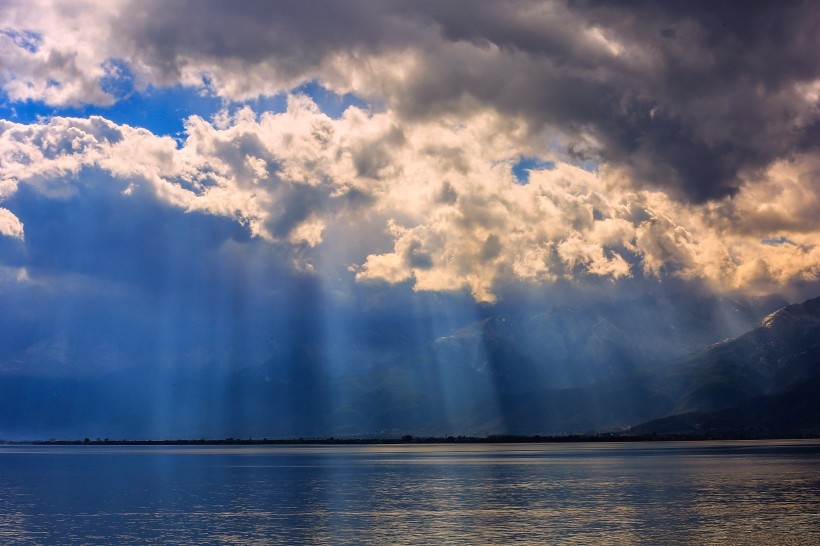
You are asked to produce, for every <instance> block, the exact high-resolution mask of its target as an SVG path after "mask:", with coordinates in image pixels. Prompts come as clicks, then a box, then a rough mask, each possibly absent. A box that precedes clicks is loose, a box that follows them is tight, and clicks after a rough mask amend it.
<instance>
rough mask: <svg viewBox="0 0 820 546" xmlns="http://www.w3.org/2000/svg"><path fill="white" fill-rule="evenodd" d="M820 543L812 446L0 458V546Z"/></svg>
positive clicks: (256, 450) (126, 450)
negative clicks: (83, 545) (53, 545)
mask: <svg viewBox="0 0 820 546" xmlns="http://www.w3.org/2000/svg"><path fill="white" fill-rule="evenodd" d="M135 543H138V544H471V545H472V544H511V543H518V544H596V545H605V544H756V545H757V544H795V545H797V544H799V545H807V544H820V442H817V441H787V442H786V441H784V442H772V441H769V442H708V443H702V442H698V443H641V444H615V443H594V444H593V443H590V444H499V445H458V444H455V445H453V444H448V445H400V446H350V447H348V446H343V447H341V446H275V447H268V446H264V447H109V446H73V447H53V446H48V447H40V446H34V447H31V446H3V447H0V544H135Z"/></svg>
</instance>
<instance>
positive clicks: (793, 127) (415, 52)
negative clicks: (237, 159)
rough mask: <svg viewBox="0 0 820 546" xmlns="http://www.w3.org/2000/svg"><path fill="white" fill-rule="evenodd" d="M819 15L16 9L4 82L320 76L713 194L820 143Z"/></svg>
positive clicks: (241, 87) (796, 6) (34, 87)
mask: <svg viewBox="0 0 820 546" xmlns="http://www.w3.org/2000/svg"><path fill="white" fill-rule="evenodd" d="M818 17H820V13H818V10H816V9H814V8H813V6H812V5H811V4H810V3H806V2H787V3H785V4H784V3H782V2H755V3H754V4H753V5H750V6H744V8H743V9H735V8H734V7H731V8H729V7H727V5H726V4H724V3H720V2H718V3H703V2H695V3H687V4H686V5H685V6H677V5H676V6H658V5H656V4H654V3H646V2H637V3H605V4H603V3H599V2H591V1H590V2H559V1H545V2H529V1H513V2H482V3H481V5H476V6H471V8H470V9H469V10H464V9H463V6H460V5H457V4H442V3H440V2H414V3H406V2H399V1H396V2H379V3H378V4H373V3H372V2H358V1H355V2H345V4H344V5H341V4H338V3H336V2H313V3H310V4H309V5H302V4H290V3H274V4H271V3H267V2H247V3H244V4H243V6H242V8H241V9H237V8H236V7H235V6H234V5H233V4H231V3H229V2H225V1H221V0H220V1H216V0H214V1H202V2H178V3H175V4H174V5H173V6H168V5H166V4H165V3H159V2H142V1H141V2H127V1H122V2H111V3H106V4H105V6H102V5H99V4H98V3H94V2H81V3H76V2H73V3H71V4H65V3H60V2H57V3H51V2H48V3H46V2H44V3H42V4H41V5H40V4H37V5H34V4H25V5H23V4H19V5H18V4H11V5H8V6H7V7H6V9H5V10H2V11H0V21H2V23H1V24H0V26H2V27H3V28H5V29H6V30H5V31H4V32H3V33H2V34H0V43H1V44H2V47H3V48H4V49H3V50H4V56H3V58H4V60H5V61H4V67H3V72H2V75H0V82H1V83H2V86H3V88H4V89H5V91H6V93H7V94H8V95H9V96H10V97H11V98H12V100H26V99H32V100H43V101H46V102H48V103H50V104H77V103H81V102H90V103H95V104H110V103H111V102H112V101H114V100H116V97H115V95H116V93H113V92H106V91H105V89H108V87H107V86H106V85H103V84H101V82H104V81H108V80H110V79H111V78H112V73H111V70H110V67H112V66H113V67H119V68H118V70H119V69H122V68H127V69H128V70H129V71H130V73H131V74H133V86H134V88H135V89H137V90H139V89H144V88H145V86H147V85H160V86H162V85H174V84H180V83H181V84H183V85H188V86H193V87H197V88H205V89H208V90H210V92H212V93H215V94H218V95H219V96H222V97H225V98H226V99H230V100H247V99H251V98H254V97H259V96H266V95H272V94H276V93H279V92H282V91H287V90H289V89H293V88H294V87H296V86H298V85H299V84H301V83H304V82H306V81H312V80H318V81H319V82H321V83H322V84H323V85H325V86H328V87H330V88H332V89H334V90H337V91H340V92H343V91H345V92H346V91H353V92H355V93H357V94H359V95H360V96H363V97H367V98H369V99H371V100H373V101H375V102H376V103H379V104H384V105H385V106H386V107H387V108H388V109H391V110H392V111H394V112H395V113H396V115H397V116H398V117H399V118H400V119H401V120H402V121H409V120H413V119H414V120H419V119H433V118H435V117H437V116H441V115H456V116H462V117H464V118H465V119H469V118H470V117H471V116H472V112H473V111H474V110H475V108H479V109H490V110H493V111H495V112H496V113H498V114H499V115H501V116H505V117H507V118H509V119H510V120H511V121H514V122H516V123H517V124H519V125H520V126H521V127H522V128H525V129H526V131H527V136H528V137H530V139H529V140H527V142H528V144H529V145H533V144H534V143H536V142H538V139H547V140H548V141H549V142H550V143H551V145H553V146H554V147H556V149H560V150H561V151H563V153H564V157H565V159H570V158H572V157H579V156H581V157H586V158H592V159H595V160H596V161H598V162H601V163H605V164H607V165H609V166H610V167H612V168H617V169H620V170H621V171H622V172H623V173H624V176H625V177H626V178H627V179H628V180H629V181H630V182H631V183H632V184H633V185H634V186H635V187H636V188H654V189H662V190H663V191H668V192H672V193H674V194H675V195H676V197H677V198H682V199H685V200H687V201H691V202H695V203H701V202H706V201H710V200H716V199H721V198H723V197H726V196H728V195H732V194H734V193H736V192H737V191H738V190H739V188H740V186H741V185H742V184H743V181H744V180H745V179H746V178H747V177H749V176H753V175H754V174H756V173H758V172H760V171H761V170H766V169H767V168H769V167H770V166H771V165H772V164H774V163H776V162H778V161H783V160H787V159H788V158H789V157H790V155H791V154H792V153H793V152H795V151H798V152H799V151H802V152H804V153H808V152H809V151H810V150H815V149H816V146H817V141H818V138H817V135H818V127H820V118H818V115H819V113H818V108H817V86H818V82H820V61H818V60H817V56H816V55H814V54H813V52H814V51H816V50H817V49H818V47H819V46H820V43H818V40H820V38H818V36H817V33H816V32H815V29H816V27H817V24H818V22H819V21H818ZM91 22H93V23H91ZM89 24H93V26H94V28H95V32H94V33H88V32H85V29H86V28H87V27H88V25H89ZM112 60H113V61H114V62H113V64H112ZM106 67H109V68H108V69H107V68H106ZM115 76H116V74H113V77H115ZM532 138H534V139H535V140H532ZM522 151H524V152H526V153H529V151H528V150H522ZM536 151H538V150H536Z"/></svg>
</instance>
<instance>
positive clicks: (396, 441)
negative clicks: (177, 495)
mask: <svg viewBox="0 0 820 546" xmlns="http://www.w3.org/2000/svg"><path fill="white" fill-rule="evenodd" d="M818 438H820V436H818V435H813V434H809V435H783V436H778V435H754V434H714V433H709V434H641V435H636V434H627V433H600V434H567V435H554V436H553V435H547V436H542V435H538V434H536V435H517V434H494V435H489V436H418V437H417V436H412V435H409V434H406V435H404V436H401V437H393V438H390V437H379V438H335V437H332V436H331V437H327V438H245V439H242V438H220V439H208V438H199V439H190V438H189V439H165V440H128V439H120V440H112V439H109V438H104V439H101V438H96V439H91V438H84V439H82V440H56V439H50V440H0V445H54V446H74V445H105V446H257V445H258V446H264V445H400V444H525V443H543V444H560V443H580V442H659V441H660V442H680V441H710V440H807V439H818Z"/></svg>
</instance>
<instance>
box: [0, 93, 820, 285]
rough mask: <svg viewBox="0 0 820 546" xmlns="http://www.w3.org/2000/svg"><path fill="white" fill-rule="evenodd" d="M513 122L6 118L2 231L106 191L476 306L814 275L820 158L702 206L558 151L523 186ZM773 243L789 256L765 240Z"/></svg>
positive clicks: (305, 266) (298, 257)
mask: <svg viewBox="0 0 820 546" xmlns="http://www.w3.org/2000/svg"><path fill="white" fill-rule="evenodd" d="M507 127H509V121H508V120H507V119H506V118H505V117H504V116H502V115H500V114H498V113H497V112H495V111H494V110H492V109H485V110H476V111H475V112H474V115H473V117H472V118H470V119H469V120H467V123H465V120H464V118H463V117H461V116H450V117H442V118H440V119H439V120H435V121H433V120H426V121H424V122H420V121H407V120H404V119H403V118H402V117H401V115H400V114H398V113H396V112H394V111H390V110H388V111H384V112H380V113H372V112H366V111H364V110H362V109H359V108H355V107H351V108H348V109H347V110H346V111H345V112H344V113H343V115H342V116H341V117H340V118H338V119H332V118H329V117H328V116H326V115H325V114H323V113H322V112H321V111H320V110H319V109H318V107H317V106H316V105H315V104H314V103H313V102H312V101H311V100H310V99H309V98H307V97H305V96H291V97H290V99H289V101H288V107H287V110H286V111H284V112H282V113H269V112H267V113H262V114H257V113H255V112H253V111H252V110H251V109H250V108H243V109H240V110H238V111H236V112H235V113H233V114H229V113H227V112H222V113H220V114H218V115H217V116H215V118H214V119H213V120H211V121H207V120H204V119H202V118H200V117H196V116H192V117H191V118H189V119H188V121H187V122H186V131H187V135H186V138H185V139H184V140H183V141H181V142H180V143H177V142H176V141H174V140H173V139H171V138H168V137H160V136H156V135H153V134H151V133H150V132H148V131H146V130H144V129H138V128H132V127H129V126H125V125H116V124H114V123H112V122H110V121H107V120H105V119H103V118H99V117H92V118H89V119H76V118H52V119H50V120H48V121H44V122H42V123H38V124H30V125H22V124H14V123H10V122H3V125H2V133H0V142H2V153H3V156H2V157H3V162H2V168H0V179H2V180H3V184H4V185H3V188H4V190H3V191H4V193H3V198H4V200H5V210H7V211H8V213H4V215H3V218H4V219H5V220H6V221H5V222H4V224H3V225H4V226H5V227H4V229H5V231H4V233H6V234H7V235H11V236H13V237H22V232H23V228H24V224H26V223H27V222H31V221H43V218H42V217H32V220H27V219H26V218H27V217H26V216H25V215H23V214H21V213H20V212H19V211H18V209H17V208H16V207H18V206H20V202H15V199H17V200H18V201H19V199H20V197H19V196H18V193H19V191H20V188H21V187H25V188H27V190H26V191H27V192H29V193H31V192H34V194H36V195H40V196H42V198H45V199H47V200H51V201H55V200H56V201H61V200H62V201H66V200H71V202H72V205H71V206H72V207H81V208H80V209H78V210H84V209H83V208H82V202H83V200H88V199H92V198H94V197H93V196H95V195H98V196H100V197H99V199H104V200H106V201H104V202H107V200H111V202H112V203H116V207H123V206H129V205H128V203H132V205H131V206H133V207H134V210H144V206H145V205H144V203H148V202H155V203H157V204H159V205H162V206H165V207H171V208H173V209H176V210H180V211H183V212H185V213H188V214H206V215H212V216H214V217H219V218H225V219H230V220H232V221H234V222H236V223H237V225H239V226H244V227H245V228H246V229H247V230H248V234H249V235H250V236H255V237H257V238H259V239H261V240H263V241H266V242H267V243H268V244H271V245H274V246H276V247H280V248H283V249H285V250H286V252H287V253H288V254H289V255H290V260H291V263H292V264H293V265H294V266H295V267H296V268H297V269H299V270H313V268H314V267H315V266H316V265H322V267H324V268H330V269H334V268H337V269H346V268H347V267H348V266H349V265H350V264H354V266H353V268H352V271H353V273H354V274H355V279H356V280H358V281H359V282H374V281H382V282H387V283H404V282H410V283H411V284H412V285H413V286H414V288H415V289H416V290H419V291H460V290H466V291H468V292H469V293H471V294H472V295H473V297H474V298H476V299H477V300H480V301H493V300H494V299H495V298H496V296H497V287H498V286H500V285H504V284H507V283H510V282H525V283H543V282H554V281H556V280H557V279H574V280H576V281H577V282H584V280H585V279H593V278H608V279H612V280H617V279H621V278H625V277H634V276H636V275H637V276H650V277H659V278H661V277H666V276H675V277H681V278H684V279H701V280H705V281H707V282H709V283H711V284H712V285H713V286H714V287H715V288H716V289H720V290H752V291H755V292H764V291H766V290H776V289H778V288H782V287H783V286H787V285H789V284H790V283H795V282H816V281H817V280H818V274H819V272H818V266H817V264H818V263H820V262H819V261H818V249H817V246H816V243H815V242H814V239H815V236H816V234H817V231H818V228H820V226H818V224H817V222H818V220H817V218H816V214H815V213H814V211H815V210H816V204H817V194H818V188H817V180H818V176H817V173H818V167H817V162H816V160H815V159H814V156H813V155H812V154H804V155H801V156H795V157H794V158H792V159H791V160H789V161H784V162H778V163H776V164H773V165H772V166H771V167H770V168H769V169H768V170H767V171H765V172H762V173H760V174H759V175H758V176H756V177H755V178H750V179H748V180H746V181H745V182H744V183H743V184H742V185H741V186H740V187H739V188H738V191H737V192H736V193H735V194H734V195H732V196H727V197H724V198H722V199H720V200H713V201H712V202H709V203H703V204H696V203H686V202H681V201H679V200H677V199H676V198H675V196H674V195H669V194H666V193H663V192H661V191H656V190H649V189H636V188H635V187H634V184H633V183H632V182H631V180H630V179H628V178H627V177H625V175H624V173H623V170H622V169H619V168H609V167H603V168H602V169H601V171H600V172H597V173H596V172H590V171H586V170H584V169H581V168H580V167H577V166H574V165H572V164H570V163H567V162H566V161H564V160H562V159H561V158H562V156H561V154H560V153H555V154H554V156H553V157H549V158H544V161H543V164H542V167H543V168H541V169H532V170H531V171H530V175H529V179H528V182H527V183H526V184H521V183H520V181H519V180H518V178H517V177H516V176H515V173H514V169H515V166H516V165H517V164H518V162H519V160H520V153H519V150H520V146H518V144H519V143H520V141H521V140H520V139H521V135H520V133H517V132H515V131H507V130H505V129H506V128H507ZM15 196H17V197H15ZM141 214H145V215H147V217H151V213H149V212H145V211H144V212H143V213H141ZM15 220H16V222H15ZM143 223H144V222H143ZM141 224H142V223H141ZM168 227H169V229H172V226H171V225H170V224H169V226H168ZM26 230H27V231H28V227H26ZM328 237H330V238H331V240H332V243H326V241H327V239H328ZM781 237H785V238H786V239H787V240H789V241H792V242H794V244H793V245H776V246H773V245H771V244H767V243H766V241H770V240H774V239H777V238H781ZM330 244H332V245H334V246H335V247H336V248H335V250H333V251H332V252H331V251H330V249H329V246H328V245H330ZM325 254H332V255H333V256H334V258H333V260H332V261H329V260H328V259H327V257H323V256H324V255H325ZM325 273H327V271H325Z"/></svg>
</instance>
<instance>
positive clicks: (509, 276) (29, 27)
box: [0, 0, 820, 376]
mask: <svg viewBox="0 0 820 546" xmlns="http://www.w3.org/2000/svg"><path fill="white" fill-rule="evenodd" d="M818 27H820V9H818V7H817V5H816V4H814V3H813V2H801V1H785V2H783V1H778V2H773V1H772V2H766V1H760V2H747V3H743V4H737V3H734V2H723V1H709V2H700V1H694V2H686V3H658V2H642V1H637V2H617V1H616V2H597V1H593V0H588V1H582V0H578V1H572V0H567V1H527V0H521V1H517V0H506V1H502V0H488V1H484V2H477V3H469V4H468V3H466V2H436V1H424V0H419V1H404V0H385V1H379V2H372V1H364V0H349V1H345V2H330V1H318V0H317V1H307V2H268V1H251V0H248V1H242V2H235V1H230V2H229V1H225V0H179V1H175V2H172V3H168V2H158V1H154V0H140V1H136V0H134V1H127V0H107V1H105V2H96V1H82V0H76V1H70V2H68V1H62V2H61V1H49V0H25V1H23V0H6V1H4V2H2V4H1V5H0V302H1V303H2V313H0V315H2V317H0V321H2V323H3V331H4V333H3V334H0V336H2V344H1V345H2V348H0V353H2V354H0V372H1V373H6V374H13V373H24V374H44V375H53V374H63V375H77V376H83V375H89V374H91V375H93V374H99V373H103V372H106V371H110V370H113V369H118V368H122V367H126V366H130V365H138V364H139V363H140V362H143V361H144V360H146V359H150V360H152V361H156V362H159V361H165V360H167V361H168V362H171V361H173V362H175V363H179V362H182V361H185V362H192V363H195V362H204V361H209V362H210V361H212V360H216V361H225V360H231V361H237V360H245V361H262V360H264V358H265V355H266V354H267V353H269V352H271V351H273V348H272V347H274V346H281V344H283V343H284V344H287V343H293V339H294V335H295V334H294V332H304V331H309V332H312V334H311V335H314V336H318V337H321V338H322V339H323V340H324V341H323V343H324V344H325V345H326V347H328V348H327V349H326V350H327V351H328V354H329V355H330V356H328V357H327V358H328V361H329V362H331V363H332V365H334V366H345V365H346V364H345V362H347V361H349V360H355V359H356V358H357V357H356V356H355V354H356V353H355V351H354V349H352V348H351V347H350V346H349V344H348V345H346V344H345V340H346V339H348V338H349V334H350V330H353V329H360V330H361V329H362V328H364V326H362V325H367V324H380V325H383V324H386V323H389V324H394V323H395V324H397V325H398V326H397V328H398V329H399V330H406V329H408V328H409V329H416V330H424V328H427V327H426V326H424V325H421V324H420V322H424V321H428V322H429V321H431V320H433V319H435V320H436V321H438V322H437V324H439V325H444V326H440V327H441V328H445V329H446V325H447V324H450V322H448V321H451V322H452V323H453V324H456V325H457V324H459V321H463V320H467V319H468V318H469V317H472V316H478V315H480V314H481V313H482V312H486V310H487V309H493V308H498V306H502V305H508V306H514V305H516V302H521V301H524V302H530V301H535V300H537V301H543V302H547V303H548V302H550V301H553V300H555V301H558V300H561V301H565V300H567V298H570V296H569V294H571V295H572V297H573V298H581V299H585V301H587V300H589V301H594V300H608V301H609V300H612V299H613V298H614V299H617V298H618V297H622V296H623V295H624V294H630V295H636V294H637V295H640V294H648V293H652V291H657V290H659V287H661V288H660V289H661V290H663V289H665V287H669V290H673V291H676V292H681V291H683V292H686V291H687V290H692V291H698V293H702V292H704V291H706V292H708V293H710V294H714V295H717V296H726V297H731V298H735V299H738V298H752V297H760V296H768V295H772V294H777V295H780V296H783V297H784V298H786V299H787V300H789V301H802V300H805V299H808V298H810V297H815V296H817V295H818V294H820V247H818V241H820V154H818V148H820V56H818V55H817V52H818V51H820V34H818V33H817V32H816V29H817V28H818ZM561 298H563V300H562V299H561ZM477 310H478V311H477ZM482 310H483V311H482ZM477 314H478V315H477ZM433 315H435V316H433ZM431 317H432V318H431ZM465 317H467V318H465ZM414 331H415V330H414ZM373 343H376V342H373ZM277 344H278V345H277ZM334 344H337V345H338V346H339V347H340V348H339V349H338V351H336V350H334V349H333V347H335V346H336V345H334ZM164 359H165V360H164ZM191 365H194V364H191Z"/></svg>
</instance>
